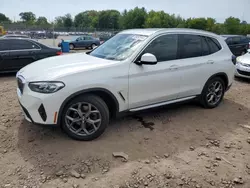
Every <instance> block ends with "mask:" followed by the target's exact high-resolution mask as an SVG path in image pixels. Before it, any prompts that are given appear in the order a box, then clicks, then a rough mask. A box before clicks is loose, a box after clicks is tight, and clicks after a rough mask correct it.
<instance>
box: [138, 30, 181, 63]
mask: <svg viewBox="0 0 250 188" xmlns="http://www.w3.org/2000/svg"><path fill="white" fill-rule="evenodd" d="M177 49H178V35H172V34H170V35H163V36H160V37H158V38H156V39H155V40H153V42H151V43H150V44H149V45H148V46H147V48H146V49H145V50H144V52H143V53H142V54H145V53H151V54H154V55H155V56H156V58H157V61H158V62H161V61H169V60H174V59H176V58H177Z"/></svg>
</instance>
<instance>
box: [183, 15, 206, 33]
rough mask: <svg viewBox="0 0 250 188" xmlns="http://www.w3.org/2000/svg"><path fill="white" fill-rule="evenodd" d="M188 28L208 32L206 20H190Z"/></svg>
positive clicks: (187, 24) (187, 23)
mask: <svg viewBox="0 0 250 188" xmlns="http://www.w3.org/2000/svg"><path fill="white" fill-rule="evenodd" d="M186 26H187V27H188V28H192V29H201V30H206V28H207V20H206V19H205V18H189V19H187V21H186Z"/></svg>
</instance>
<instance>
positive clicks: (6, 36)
mask: <svg viewBox="0 0 250 188" xmlns="http://www.w3.org/2000/svg"><path fill="white" fill-rule="evenodd" d="M0 38H23V39H29V38H30V37H29V36H28V35H18V34H7V35H4V36H2V37H0Z"/></svg>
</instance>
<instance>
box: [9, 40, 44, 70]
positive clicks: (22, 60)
mask: <svg viewBox="0 0 250 188" xmlns="http://www.w3.org/2000/svg"><path fill="white" fill-rule="evenodd" d="M9 46H10V57H11V64H10V66H11V67H10V68H11V69H13V70H19V69H20V68H22V67H24V66H26V65H28V64H30V63H32V62H34V61H36V60H37V53H38V51H40V50H41V49H40V47H39V46H38V45H36V44H35V43H33V42H31V41H29V40H23V39H10V42H9Z"/></svg>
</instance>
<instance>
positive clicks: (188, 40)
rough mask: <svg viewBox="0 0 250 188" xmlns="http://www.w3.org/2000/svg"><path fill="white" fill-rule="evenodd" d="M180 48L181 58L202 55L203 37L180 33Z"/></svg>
mask: <svg viewBox="0 0 250 188" xmlns="http://www.w3.org/2000/svg"><path fill="white" fill-rule="evenodd" d="M180 48H181V50H180V58H191V57H199V56H202V54H203V48H202V37H200V36H198V35H186V34H185V35H180Z"/></svg>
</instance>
